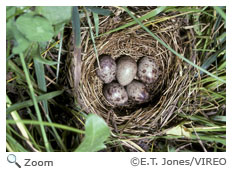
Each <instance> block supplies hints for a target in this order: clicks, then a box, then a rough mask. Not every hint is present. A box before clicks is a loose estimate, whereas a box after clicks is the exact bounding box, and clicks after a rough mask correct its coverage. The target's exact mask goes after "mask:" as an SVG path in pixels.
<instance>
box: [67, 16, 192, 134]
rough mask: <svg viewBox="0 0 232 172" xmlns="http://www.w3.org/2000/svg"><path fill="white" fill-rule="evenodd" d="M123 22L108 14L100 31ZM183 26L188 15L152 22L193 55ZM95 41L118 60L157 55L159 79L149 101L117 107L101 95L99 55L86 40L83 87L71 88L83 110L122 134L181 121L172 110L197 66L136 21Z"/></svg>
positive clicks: (165, 38) (152, 131)
mask: <svg viewBox="0 0 232 172" xmlns="http://www.w3.org/2000/svg"><path fill="white" fill-rule="evenodd" d="M128 18H129V17H128ZM124 21H125V20H124ZM123 24H124V22H123V21H118V20H115V18H109V19H108V20H107V22H104V23H103V24H102V25H101V28H102V29H101V30H100V33H105V32H107V31H109V30H111V29H112V27H114V28H115V27H117V26H121V25H123ZM184 25H185V26H186V24H185V22H184V19H183V18H181V17H180V18H175V19H173V20H165V21H160V22H158V23H156V24H154V25H150V26H149V29H150V30H151V31H152V32H153V33H154V34H155V35H156V36H158V37H159V38H160V39H161V40H163V41H164V42H165V43H166V44H167V45H169V46H170V47H171V48H172V49H174V50H175V51H176V52H178V53H179V54H182V55H184V56H187V57H190V58H191V56H192V55H191V44H192V41H189V39H188V38H187V36H186V35H187V34H186V33H187V31H186V30H185V29H184V28H183V26H184ZM183 33H184V34H185V36H183ZM183 37H185V38H183ZM95 44H96V48H97V51H98V55H99V56H100V55H102V54H109V55H111V57H112V58H113V59H115V60H116V59H117V58H118V57H119V56H121V55H128V56H130V57H132V58H133V59H135V60H136V61H137V60H138V59H140V58H141V57H143V56H148V57H152V58H154V59H155V60H156V62H157V64H158V65H159V70H160V72H159V78H158V81H157V82H156V83H155V85H153V86H152V87H153V88H152V90H153V91H152V93H151V94H152V97H153V98H152V100H151V101H150V102H148V103H146V104H143V105H141V106H136V107H133V108H126V107H122V108H119V107H113V106H111V105H110V104H109V103H108V102H107V101H106V99H105V97H104V96H103V93H102V87H103V82H102V81H101V80H100V79H99V78H98V77H97V76H96V71H95V70H96V68H95V67H94V64H95V63H96V60H97V58H96V54H95V51H94V47H93V43H92V41H90V40H82V45H83V46H82V47H84V48H82V56H81V60H82V64H81V79H80V86H79V87H77V88H74V89H73V90H74V95H75V98H76V99H77V102H78V105H79V106H80V107H81V110H82V111H83V112H86V113H95V114H98V115H99V116H101V117H102V118H103V119H105V121H106V122H107V124H108V125H109V126H110V128H111V130H112V132H113V133H115V134H116V135H117V136H123V137H124V136H125V134H131V135H136V136H150V135H155V133H158V132H160V131H161V129H162V128H164V127H165V126H167V125H168V127H170V125H174V123H175V122H173V121H176V120H178V119H177V118H178V117H176V115H175V114H174V112H175V111H176V110H178V109H177V106H176V105H177V102H178V100H179V99H180V98H183V97H185V96H186V95H187V91H188V90H187V88H188V87H187V86H188V85H189V82H190V80H191V74H190V71H193V68H191V67H190V66H189V65H188V64H186V63H185V62H183V61H182V60H180V59H179V57H177V56H175V55H174V54H173V53H171V52H170V51H169V50H168V49H167V48H165V47H164V46H163V45H161V44H160V43H159V42H158V41H156V40H155V39H154V38H153V37H152V36H151V35H150V34H149V33H147V32H146V31H144V30H143V29H142V28H140V27H138V26H135V27H132V28H127V29H123V30H122V31H117V32H114V33H111V34H107V35H104V36H101V37H99V38H97V39H96V40H95ZM86 45H87V46H86ZM83 52H84V53H83ZM75 67H76V66H75V64H73V68H72V70H71V74H72V75H71V76H72V81H73V82H75V77H76V75H75V74H74V73H73V71H75ZM72 85H73V84H72ZM183 101H184V100H183Z"/></svg>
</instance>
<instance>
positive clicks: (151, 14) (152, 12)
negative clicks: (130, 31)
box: [99, 6, 167, 36]
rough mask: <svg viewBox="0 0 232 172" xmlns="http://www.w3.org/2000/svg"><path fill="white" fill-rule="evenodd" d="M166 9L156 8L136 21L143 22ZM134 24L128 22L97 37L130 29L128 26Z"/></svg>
mask: <svg viewBox="0 0 232 172" xmlns="http://www.w3.org/2000/svg"><path fill="white" fill-rule="evenodd" d="M166 8H167V7H166V6H162V7H158V8H156V9H154V10H152V11H150V12H148V13H147V14H145V15H144V16H142V17H140V18H139V19H138V20H139V21H143V20H146V19H149V18H152V17H155V16H156V15H158V14H159V13H161V12H162V11H164V10H165V9H166ZM134 24H136V21H131V22H129V23H127V24H125V25H123V26H120V27H118V28H116V29H113V30H110V31H108V32H106V33H103V34H101V35H99V36H103V35H106V34H110V33H113V32H117V31H119V30H122V29H125V28H127V27H130V26H132V25H134Z"/></svg>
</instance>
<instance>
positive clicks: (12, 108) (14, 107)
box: [6, 90, 63, 114]
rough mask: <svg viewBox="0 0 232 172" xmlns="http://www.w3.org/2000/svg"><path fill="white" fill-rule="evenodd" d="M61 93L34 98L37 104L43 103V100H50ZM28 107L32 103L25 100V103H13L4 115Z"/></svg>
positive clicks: (54, 92)
mask: <svg viewBox="0 0 232 172" xmlns="http://www.w3.org/2000/svg"><path fill="white" fill-rule="evenodd" d="M62 93H63V90H62V91H53V92H50V93H46V94H43V95H41V96H38V97H36V100H37V102H40V101H43V100H49V99H52V98H54V97H56V96H59V95H61V94H62ZM29 106H33V101H32V100H27V101H24V102H20V103H15V104H13V105H11V106H10V107H8V108H7V109H6V114H9V113H11V112H12V111H15V110H19V109H22V108H25V107H29Z"/></svg>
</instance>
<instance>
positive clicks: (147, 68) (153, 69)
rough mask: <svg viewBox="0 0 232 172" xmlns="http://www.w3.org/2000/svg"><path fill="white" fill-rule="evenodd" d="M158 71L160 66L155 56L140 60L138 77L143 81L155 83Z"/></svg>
mask: <svg viewBox="0 0 232 172" xmlns="http://www.w3.org/2000/svg"><path fill="white" fill-rule="evenodd" d="M158 72H159V69H158V66H157V64H156V62H155V60H154V59H153V58H151V57H143V58H141V59H140V60H139V61H138V77H139V79H140V80H141V81H142V82H144V83H146V84H152V83H154V82H155V81H156V80H157V79H158V76H159V74H158Z"/></svg>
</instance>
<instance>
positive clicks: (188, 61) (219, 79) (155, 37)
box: [123, 7, 226, 83]
mask: <svg viewBox="0 0 232 172" xmlns="http://www.w3.org/2000/svg"><path fill="white" fill-rule="evenodd" d="M123 8H124V9H125V11H126V12H127V13H128V14H129V15H130V16H131V17H132V18H133V19H134V20H135V21H136V22H137V23H138V24H139V25H140V26H141V27H142V28H143V29H144V30H145V31H147V32H148V33H149V34H150V35H151V36H152V37H153V38H154V39H156V40H157V41H158V42H159V43H161V44H162V45H163V46H164V47H166V48H167V49H168V50H169V51H171V52H172V53H173V54H175V55H176V56H178V57H179V58H181V59H182V60H184V61H185V62H187V63H188V64H190V65H192V66H194V67H195V68H197V69H198V70H200V71H202V72H204V73H206V74H208V75H210V76H212V77H213V78H215V79H217V80H218V81H221V82H223V83H226V81H225V80H223V79H221V78H219V77H217V76H215V75H213V74H212V73H210V72H208V71H207V70H205V69H203V68H201V67H199V66H198V65H196V64H194V63H193V62H191V61H190V60H188V59H186V58H185V57H184V56H182V55H180V54H179V53H177V52H176V51H175V50H173V49H172V48H171V47H169V46H168V45H167V44H166V43H165V42H164V41H163V40H161V39H159V38H158V37H157V36H155V35H154V34H153V33H152V32H151V31H150V30H149V29H148V28H146V27H145V26H144V25H143V24H142V23H141V22H140V21H139V20H138V19H137V18H136V17H135V16H134V15H133V14H132V13H131V12H130V11H129V10H128V9H127V8H126V7H123Z"/></svg>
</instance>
